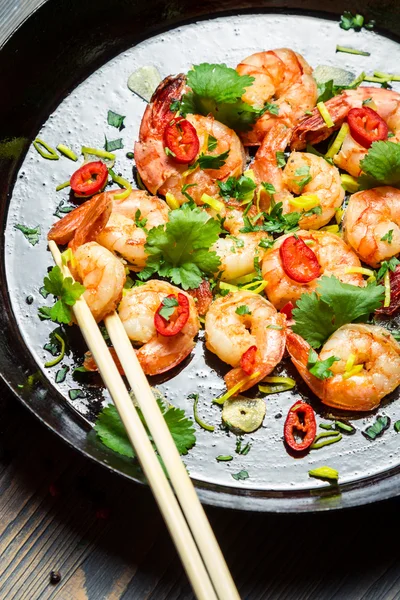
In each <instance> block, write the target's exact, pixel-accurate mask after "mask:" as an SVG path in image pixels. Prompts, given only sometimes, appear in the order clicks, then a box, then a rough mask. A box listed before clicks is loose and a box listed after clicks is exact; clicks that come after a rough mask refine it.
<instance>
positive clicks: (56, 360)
mask: <svg viewBox="0 0 400 600" xmlns="http://www.w3.org/2000/svg"><path fill="white" fill-rule="evenodd" d="M54 337H55V338H56V340H58V341H59V342H60V344H61V351H60V354H59V355H58V356H56V357H55V358H54V359H53V360H49V361H48V362H46V363H44V366H45V367H46V368H49V367H54V366H55V365H58V363H59V362H61V361H62V359H63V358H64V355H65V340H64V338H62V337H61V335H58V333H55V334H54Z"/></svg>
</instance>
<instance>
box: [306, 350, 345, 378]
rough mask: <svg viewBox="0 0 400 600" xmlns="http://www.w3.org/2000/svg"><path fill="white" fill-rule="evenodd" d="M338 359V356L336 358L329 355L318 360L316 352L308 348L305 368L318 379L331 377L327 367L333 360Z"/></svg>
mask: <svg viewBox="0 0 400 600" xmlns="http://www.w3.org/2000/svg"><path fill="white" fill-rule="evenodd" d="M338 360H340V358H336V356H330V357H329V358H327V359H326V360H318V354H317V353H316V352H315V350H313V349H312V348H310V351H309V353H308V362H307V369H308V370H309V371H310V373H311V374H312V375H314V377H317V378H318V379H329V377H332V375H333V373H332V371H331V370H330V368H329V367H331V366H332V365H333V363H334V362H336V361H338Z"/></svg>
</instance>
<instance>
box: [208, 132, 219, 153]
mask: <svg viewBox="0 0 400 600" xmlns="http://www.w3.org/2000/svg"><path fill="white" fill-rule="evenodd" d="M217 145H218V140H217V138H215V137H214V136H213V135H211V134H210V135H209V136H208V140H207V150H208V152H212V151H213V150H215V148H216V147H217Z"/></svg>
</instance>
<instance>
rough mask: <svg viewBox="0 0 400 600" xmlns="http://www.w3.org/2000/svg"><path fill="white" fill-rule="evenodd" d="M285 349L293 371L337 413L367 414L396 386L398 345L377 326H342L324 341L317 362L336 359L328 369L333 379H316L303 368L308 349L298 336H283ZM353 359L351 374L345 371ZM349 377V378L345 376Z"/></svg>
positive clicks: (399, 372)
mask: <svg viewBox="0 0 400 600" xmlns="http://www.w3.org/2000/svg"><path fill="white" fill-rule="evenodd" d="M287 349H288V351H289V354H290V357H291V359H292V362H293V364H294V365H295V367H296V369H297V370H298V372H299V373H300V375H301V377H302V378H303V379H304V381H305V382H306V383H307V385H308V386H309V387H310V388H311V390H312V391H313V392H314V394H316V396H318V398H320V399H321V400H322V402H323V403H324V404H327V405H328V406H332V407H333V408H339V409H341V410H353V411H369V410H373V409H374V408H376V407H377V406H379V403H380V401H381V400H382V398H383V397H384V396H386V395H387V394H389V393H390V392H392V391H393V390H395V389H396V388H397V386H398V385H399V384H400V345H399V344H398V343H397V342H396V340H395V339H394V337H393V336H392V335H391V334H390V333H389V332H388V330H387V329H384V328H383V327H379V326H377V325H364V324H358V323H352V324H350V325H343V326H342V327H340V329H338V330H337V331H335V333H333V334H332V335H331V337H330V338H329V339H328V341H327V342H325V344H324V346H323V348H322V350H321V351H320V353H319V357H318V359H319V360H326V359H328V358H330V357H332V356H335V357H336V358H339V359H340V360H338V361H336V362H334V363H333V364H332V366H331V367H329V368H330V370H331V371H332V372H333V376H332V377H329V378H328V379H323V380H320V379H317V378H316V377H314V375H312V374H311V373H310V372H309V371H308V369H307V362H308V353H309V350H310V346H309V345H308V343H307V342H306V341H305V340H303V338H302V337H300V336H299V335H297V334H295V333H292V332H291V331H289V332H288V334H287ZM349 359H350V360H352V362H353V360H354V362H353V365H354V366H353V367H352V368H353V369H354V367H356V366H358V365H362V367H363V368H362V369H361V370H359V371H358V369H356V370H355V371H354V374H351V370H350V371H349V370H347V376H346V363H347V361H348V360H349ZM349 374H350V376H349Z"/></svg>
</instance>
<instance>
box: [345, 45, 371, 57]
mask: <svg viewBox="0 0 400 600" xmlns="http://www.w3.org/2000/svg"><path fill="white" fill-rule="evenodd" d="M336 52H344V53H345V54H358V55H359V56H371V53H370V52H364V50H355V48H346V46H336Z"/></svg>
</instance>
